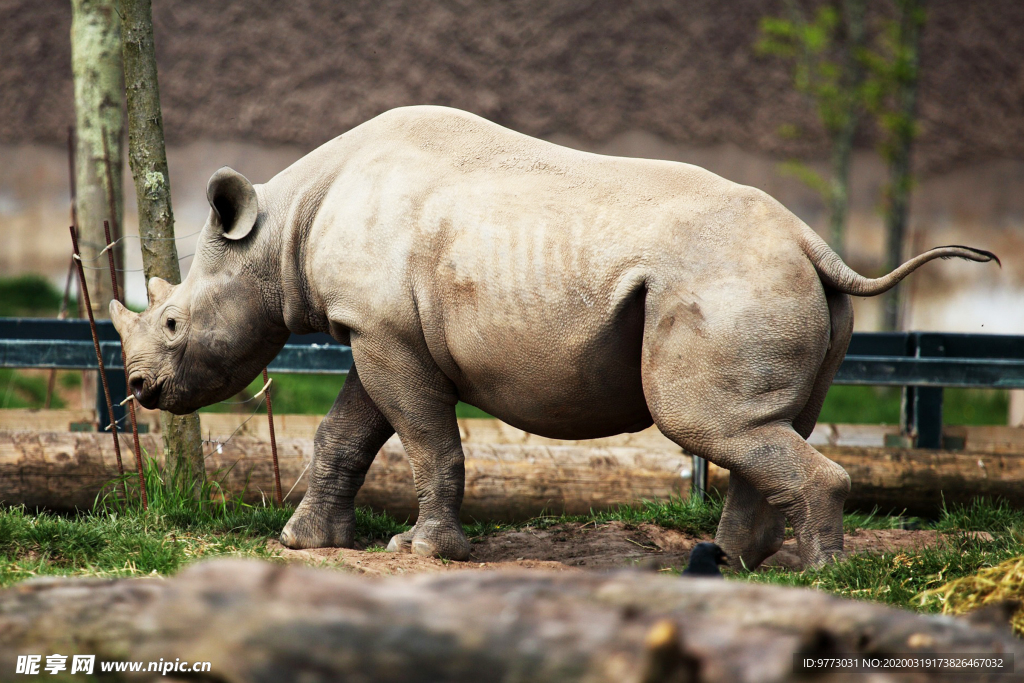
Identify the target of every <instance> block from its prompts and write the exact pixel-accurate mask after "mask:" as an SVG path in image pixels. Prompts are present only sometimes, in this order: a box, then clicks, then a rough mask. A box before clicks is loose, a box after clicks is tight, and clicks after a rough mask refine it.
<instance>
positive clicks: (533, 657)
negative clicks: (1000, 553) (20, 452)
mask: <svg viewBox="0 0 1024 683" xmlns="http://www.w3.org/2000/svg"><path fill="white" fill-rule="evenodd" d="M72 652H73V653H89V654H94V655H95V656H96V663H95V670H94V673H99V672H100V671H101V667H102V666H103V663H105V662H111V661H136V662H143V663H144V664H143V665H142V666H143V669H144V670H145V669H147V668H148V663H149V662H160V661H163V662H169V663H174V662H179V661H180V662H183V663H187V664H188V665H189V666H191V665H193V664H194V663H195V662H209V670H208V671H206V672H204V673H200V674H199V675H192V676H189V678H190V679H191V678H194V679H196V680H218V681H231V682H233V683H243V682H247V681H265V680H282V681H284V680H288V681H299V680H310V681H330V680H352V681H380V682H382V683H390V682H395V683H397V682H398V681H402V682H406V683H426V682H428V681H429V682H431V683H434V682H440V681H481V682H486V681H509V682H511V681H532V682H533V683H548V682H551V683H555V682H557V683H574V682H583V681H586V682H588V683H605V682H607V683H613V682H614V683H661V682H665V683H668V682H673V683H691V682H693V683H696V682H697V681H700V682H703V683H717V682H723V683H724V682H727V681H729V682H731V681H755V680H756V681H761V682H763V683H774V682H779V681H796V680H806V679H807V677H806V676H805V675H803V676H802V675H801V673H800V672H797V671H796V670H795V669H796V661H795V658H794V655H796V654H798V653H799V654H800V655H801V659H802V658H803V657H830V656H835V655H837V654H840V653H842V654H847V655H856V656H874V657H889V656H914V657H919V658H927V657H929V656H933V655H936V654H942V655H957V654H962V655H967V654H970V655H971V656H973V657H992V656H995V657H1002V658H1003V659H1004V660H1006V659H1009V658H1010V657H1013V658H1015V659H1016V661H1017V662H1020V661H1024V643H1022V642H1021V641H1020V640H1018V639H1016V638H1014V637H1013V636H1012V635H1011V634H1010V633H1009V631H1008V630H1007V629H1005V628H996V627H993V626H990V625H978V624H976V623H972V622H971V621H968V620H967V619H956V618H949V617H937V616H927V615H919V614H915V613H913V612H907V611H902V610H897V609H893V608H889V607H884V606H881V605H877V604H872V603H868V602H861V601H853V600H843V599H840V598H836V597H833V596H830V595H827V594H825V593H822V592H819V591H814V590H807V589H794V588H782V587H777V586H769V585H758V584H748V583H741V582H734V581H716V580H707V579H687V578H679V577H668V576H664V575H658V574H655V573H639V572H622V573H619V574H612V575H607V574H585V573H573V574H571V575H569V574H565V573H549V572H540V571H535V572H529V573H525V572H513V573H509V572H485V571H475V572H474V571H457V572H450V573H446V574H441V575H418V576H398V577H391V578H386V579H377V580H373V579H367V578H365V577H358V576H352V575H346V574H342V573H340V572H336V571H331V570H324V569H312V568H308V567H302V566H298V565H280V564H270V563H259V562H247V561H242V560H218V561H213V562H207V563H202V564H199V565H195V566H193V567H191V568H189V569H186V570H185V571H184V572H182V573H181V574H179V575H178V576H176V577H173V578H170V579H166V580H165V579H156V578H145V579H116V580H96V579H91V580H90V579H77V580H76V579H46V580H34V581H27V582H24V583H21V584H19V585H17V586H15V587H13V588H10V589H7V590H5V591H2V592H0V672H4V673H3V674H0V676H4V677H6V675H7V674H8V673H9V672H14V671H15V667H16V663H17V656H18V655H23V654H27V653H44V654H50V653H72ZM45 663H46V660H45V659H43V666H45ZM1018 666H1019V665H1018ZM40 668H42V667H40ZM69 668H70V667H69ZM164 673H167V672H164ZM171 673H172V675H173V677H174V679H175V680H181V679H183V677H184V675H188V674H184V675H182V674H179V673H178V672H175V671H173V670H172V671H171ZM815 674H816V677H815V679H816V680H826V681H839V680H846V681H853V680H862V679H863V678H864V675H863V674H852V675H848V676H846V677H837V676H835V675H829V674H828V673H825V674H824V675H822V674H821V672H815ZM179 676H180V677H181V678H179ZM959 676H962V674H961V673H959V672H957V673H956V674H953V673H952V672H951V671H950V670H948V669H947V670H945V671H938V672H929V673H921V672H918V673H914V672H909V671H907V670H906V669H898V670H896V671H893V672H890V673H888V674H883V678H884V680H886V681H916V680H921V681H923V680H929V681H945V680H964V679H963V678H961V677H959ZM142 678H143V679H144V680H157V679H158V675H157V674H156V673H155V672H150V673H148V674H143V675H142ZM986 679H989V680H1000V681H1004V680H1005V681H1010V680H1016V681H1019V680H1021V679H1022V677H1021V676H1020V675H1009V676H1006V677H998V678H996V677H994V676H993V677H987V676H985V675H984V674H980V675H979V674H978V673H977V672H976V671H975V670H972V676H971V680H979V681H980V680H986ZM879 680H882V679H881V678H880V679H879Z"/></svg>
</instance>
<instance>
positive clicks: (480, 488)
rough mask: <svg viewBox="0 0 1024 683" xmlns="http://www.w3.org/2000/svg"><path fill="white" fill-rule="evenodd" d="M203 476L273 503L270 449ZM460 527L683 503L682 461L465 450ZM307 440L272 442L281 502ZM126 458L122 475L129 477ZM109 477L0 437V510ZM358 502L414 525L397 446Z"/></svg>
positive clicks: (99, 460)
mask: <svg viewBox="0 0 1024 683" xmlns="http://www.w3.org/2000/svg"><path fill="white" fill-rule="evenodd" d="M140 438H141V441H142V448H143V452H144V454H146V455H150V456H155V457H156V458H157V461H158V462H161V463H162V454H163V448H162V445H161V443H160V440H159V435H155V434H144V435H140ZM205 450H206V451H207V453H208V456H207V458H206V463H207V471H208V472H209V474H210V478H211V480H215V481H218V482H220V484H221V486H222V487H223V489H224V490H225V491H226V492H227V493H228V494H232V495H234V494H239V493H243V492H244V497H245V499H246V500H247V501H249V502H259V501H261V500H267V501H269V500H271V498H272V492H273V481H274V480H273V467H272V464H271V458H270V445H269V444H268V443H266V442H264V441H261V440H259V439H257V438H254V437H251V436H236V437H234V438H232V439H231V440H230V441H228V442H227V443H226V444H224V445H223V446H220V447H218V446H217V444H216V442H214V443H208V444H206V448H205ZM465 451H466V495H465V499H464V501H463V508H462V512H463V517H464V519H466V520H467V521H468V520H472V519H490V520H512V519H528V518H530V517H535V516H537V515H540V514H543V513H545V512H549V513H554V514H559V513H562V512H567V513H569V514H584V513H587V512H589V511H590V510H591V509H594V510H606V509H611V508H614V507H616V506H618V505H624V504H629V503H633V502H634V501H636V500H638V499H641V498H649V499H666V498H669V497H671V496H676V497H684V496H686V495H687V493H688V492H689V487H690V480H689V472H690V470H689V458H686V457H684V456H683V455H682V454H680V453H672V452H664V451H648V450H646V449H640V448H614V447H612V448H609V447H580V446H512V445H504V444H467V445H466V447H465ZM312 455H313V442H312V440H310V439H294V438H289V439H280V440H279V441H278V457H279V462H280V469H281V483H282V486H283V488H284V490H285V492H288V491H289V489H291V488H292V486H293V485H294V490H292V491H291V494H290V495H289V496H287V497H286V499H287V500H288V501H289V502H292V503H297V502H298V501H299V500H301V499H302V496H303V495H304V494H305V490H306V482H307V477H306V474H305V470H306V467H307V465H308V463H309V462H310V460H311V458H312ZM129 460H130V458H125V463H126V465H125V467H126V470H129V471H134V470H133V469H132V467H133V466H132V465H129V464H128V461H129ZM116 476H117V466H116V463H115V461H114V455H113V446H112V444H111V443H110V439H109V436H107V435H105V434H96V433H69V432H28V431H4V430H0V502H3V503H5V504H8V505H18V504H24V505H27V506H28V507H30V508H32V507H45V508H53V509H73V508H76V507H77V508H80V509H85V508H88V507H90V506H91V505H92V504H93V501H94V500H95V498H96V495H97V493H99V492H100V491H101V489H102V488H103V486H104V484H105V483H107V482H109V481H110V480H111V479H113V478H114V477H116ZM356 502H357V503H358V504H360V505H366V506H369V507H371V508H373V509H377V510H387V511H388V512H390V513H391V514H393V515H396V516H398V517H399V518H405V517H409V518H410V519H415V516H416V496H415V489H414V487H413V480H412V472H411V470H410V469H409V464H408V460H407V459H406V456H405V451H404V449H403V448H402V445H401V442H400V441H399V440H398V439H397V438H392V439H391V440H389V441H388V443H386V444H385V445H384V448H382V449H381V451H380V453H379V454H378V455H377V458H376V459H375V460H374V463H373V465H372V466H371V467H370V471H369V473H368V474H367V477H366V483H365V484H364V485H363V487H362V489H361V490H360V493H359V496H358V497H357V498H356Z"/></svg>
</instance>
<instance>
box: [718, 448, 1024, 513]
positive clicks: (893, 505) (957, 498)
mask: <svg viewBox="0 0 1024 683" xmlns="http://www.w3.org/2000/svg"><path fill="white" fill-rule="evenodd" d="M818 450H819V451H820V452H821V453H822V454H823V455H825V456H826V457H828V458H830V459H831V460H833V461H835V462H836V463H838V464H840V465H841V466H842V467H843V468H844V469H845V470H846V471H847V473H849V475H850V479H851V481H852V486H851V489H850V495H849V497H848V498H847V499H846V509H847V510H848V511H852V510H861V511H870V510H872V509H874V508H876V507H877V508H878V509H879V511H880V512H883V513H887V512H896V513H899V512H905V513H906V514H909V515H918V516H924V517H929V516H935V515H937V514H938V513H939V512H940V511H941V510H942V506H943V504H945V505H947V506H948V505H952V504H955V503H959V504H967V503H970V502H971V501H972V500H973V499H975V498H977V497H979V496H989V497H993V498H1003V499H1005V500H1006V501H1008V502H1009V503H1010V504H1011V505H1014V506H1015V507H1022V506H1024V454H1022V453H1020V452H1017V453H974V452H964V451H940V450H932V449H910V448H878V447H874V448H850V447H836V446H819V447H818ZM708 484H709V488H713V489H716V490H717V491H718V492H719V493H724V492H725V491H726V490H727V488H728V485H729V472H728V470H724V469H722V468H720V467H716V466H714V465H711V466H710V467H709V468H708Z"/></svg>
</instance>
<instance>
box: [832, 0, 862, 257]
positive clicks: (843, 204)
mask: <svg viewBox="0 0 1024 683" xmlns="http://www.w3.org/2000/svg"><path fill="white" fill-rule="evenodd" d="M864 6H865V0H844V1H843V3H842V17H843V25H844V27H845V29H846V31H845V33H846V35H845V36H844V40H843V43H842V47H843V65H842V66H843V84H842V87H843V90H844V93H845V96H844V98H845V101H846V108H845V109H846V111H845V115H844V117H843V121H842V124H841V125H840V126H839V127H838V128H837V129H836V130H835V131H834V132H833V135H832V140H831V147H832V149H831V166H832V177H831V179H830V182H829V232H830V234H831V240H832V248H833V250H835V252H836V253H837V254H839V256H840V258H843V257H844V256H845V255H846V223H847V220H848V218H847V216H848V214H849V203H850V159H851V157H852V154H853V140H854V136H855V135H856V134H857V126H858V124H859V122H860V108H861V106H862V105H861V101H860V99H861V98H860V89H861V85H862V83H863V80H864V70H863V68H861V63H860V52H861V50H862V49H863V48H864Z"/></svg>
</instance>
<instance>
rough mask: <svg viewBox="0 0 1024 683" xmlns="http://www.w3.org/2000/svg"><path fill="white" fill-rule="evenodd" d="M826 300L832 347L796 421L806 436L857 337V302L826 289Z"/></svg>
mask: <svg viewBox="0 0 1024 683" xmlns="http://www.w3.org/2000/svg"><path fill="white" fill-rule="evenodd" d="M825 300H826V301H827V302H828V313H829V319H830V324H831V336H830V341H829V345H828V350H827V351H826V352H825V360H824V361H822V363H821V368H820V369H819V370H818V374H817V376H816V377H815V378H814V386H813V387H812V388H811V395H810V397H809V398H808V399H807V404H806V405H805V406H804V408H803V410H801V411H800V414H799V415H797V416H796V419H794V420H793V429H795V430H796V433H797V434H799V435H800V436H802V437H804V438H805V439H806V438H808V437H809V436H810V435H811V432H812V431H814V425H815V424H817V422H818V415H820V414H821V407H822V406H823V405H824V404H825V396H826V395H828V390H829V388H830V387H831V386H832V380H833V379H834V378H835V376H836V373H837V372H838V371H839V366H840V365H842V364H843V358H845V357H846V350H847V349H848V348H849V347H850V339H851V338H853V303H852V301H851V299H850V296H849V295H848V294H843V293H842V292H837V291H835V290H828V289H826V290H825Z"/></svg>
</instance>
